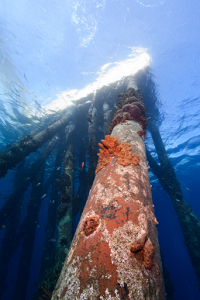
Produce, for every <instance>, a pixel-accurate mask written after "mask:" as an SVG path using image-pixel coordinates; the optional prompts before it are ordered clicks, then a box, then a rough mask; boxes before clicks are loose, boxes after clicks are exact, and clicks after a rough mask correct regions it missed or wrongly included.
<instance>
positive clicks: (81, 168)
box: [79, 161, 84, 170]
mask: <svg viewBox="0 0 200 300" xmlns="http://www.w3.org/2000/svg"><path fill="white" fill-rule="evenodd" d="M83 167H84V161H83V162H82V163H81V167H80V168H79V170H83Z"/></svg>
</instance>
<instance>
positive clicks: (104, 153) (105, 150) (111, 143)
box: [95, 135, 140, 175]
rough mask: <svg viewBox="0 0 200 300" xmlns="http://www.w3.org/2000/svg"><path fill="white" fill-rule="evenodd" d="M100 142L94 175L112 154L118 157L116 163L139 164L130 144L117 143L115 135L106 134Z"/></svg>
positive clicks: (109, 159) (125, 164)
mask: <svg viewBox="0 0 200 300" xmlns="http://www.w3.org/2000/svg"><path fill="white" fill-rule="evenodd" d="M101 142H102V144H100V143H99V146H100V150H99V151H100V153H98V154H97V155H98V156H99V159H98V165H97V168H96V171H95V175H96V174H97V173H98V172H99V171H100V170H101V169H102V168H103V167H104V166H105V165H107V164H109V163H110V162H111V160H112V158H113V157H114V156H116V157H118V158H119V159H118V160H117V163H118V164H120V165H123V166H128V165H130V164H134V165H135V166H136V165H138V164H139V161H140V157H139V156H138V155H137V154H133V153H132V152H131V147H130V144H126V143H123V142H119V143H118V139H117V137H112V136H110V135H106V137H105V140H101Z"/></svg>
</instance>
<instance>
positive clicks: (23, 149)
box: [0, 112, 72, 178]
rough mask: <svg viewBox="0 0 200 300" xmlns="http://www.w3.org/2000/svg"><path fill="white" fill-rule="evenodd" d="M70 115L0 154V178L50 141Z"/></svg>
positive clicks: (65, 123)
mask: <svg viewBox="0 0 200 300" xmlns="http://www.w3.org/2000/svg"><path fill="white" fill-rule="evenodd" d="M71 116H72V114H71V113H70V112H68V113H66V115H65V116H63V117H62V118H61V119H60V120H58V121H57V122H55V123H54V124H52V125H50V126H48V127H47V128H45V129H44V130H43V131H41V132H40V133H38V134H36V135H34V136H33V137H32V136H30V135H28V136H26V137H23V138H21V139H20V141H19V142H17V143H13V144H12V145H11V146H10V147H9V148H7V149H6V150H4V151H3V152H2V153H0V178H2V177H4V176H5V175H6V173H7V171H8V170H9V169H12V168H14V166H15V165H16V164H18V163H19V162H20V161H22V160H23V159H24V158H25V157H26V156H28V155H29V154H30V153H31V152H36V151H37V149H39V148H40V147H41V146H42V145H43V144H44V143H45V142H47V141H48V140H50V139H51V138H52V137H53V136H54V135H55V134H56V133H57V132H59V131H60V130H62V129H63V128H64V127H65V126H66V125H67V124H68V122H69V121H70V120H71Z"/></svg>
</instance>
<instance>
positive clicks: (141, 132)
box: [137, 129, 146, 136]
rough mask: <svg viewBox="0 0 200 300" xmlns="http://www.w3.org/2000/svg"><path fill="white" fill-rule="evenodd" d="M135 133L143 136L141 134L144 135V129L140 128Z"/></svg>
mask: <svg viewBox="0 0 200 300" xmlns="http://www.w3.org/2000/svg"><path fill="white" fill-rule="evenodd" d="M137 134H138V135H139V136H143V135H144V136H145V134H146V131H145V130H141V129H140V130H138V131H137Z"/></svg>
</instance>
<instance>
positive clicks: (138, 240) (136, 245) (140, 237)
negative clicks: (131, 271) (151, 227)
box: [130, 229, 147, 252]
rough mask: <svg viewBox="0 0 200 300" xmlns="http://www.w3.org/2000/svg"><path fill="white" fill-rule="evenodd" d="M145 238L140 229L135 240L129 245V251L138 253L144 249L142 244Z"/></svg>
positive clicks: (144, 232)
mask: <svg viewBox="0 0 200 300" xmlns="http://www.w3.org/2000/svg"><path fill="white" fill-rule="evenodd" d="M146 238H147V232H146V231H145V230H144V229H142V230H141V232H140V233H139V234H138V236H137V238H136V239H135V240H134V242H133V243H132V244H131V247H130V250H131V252H138V251H140V250H141V249H142V248H143V247H144V243H145V241H146Z"/></svg>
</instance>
